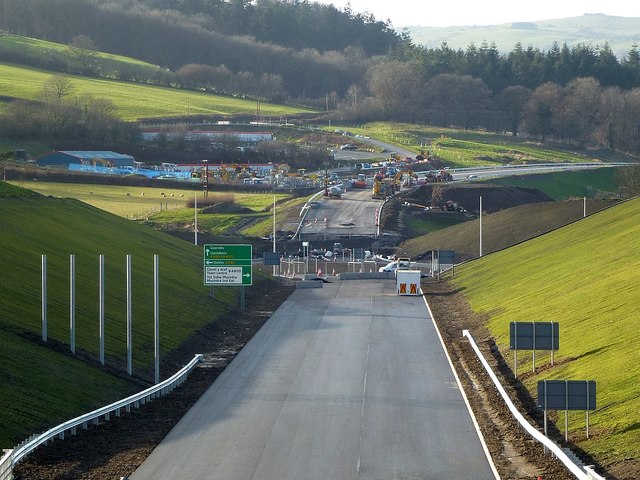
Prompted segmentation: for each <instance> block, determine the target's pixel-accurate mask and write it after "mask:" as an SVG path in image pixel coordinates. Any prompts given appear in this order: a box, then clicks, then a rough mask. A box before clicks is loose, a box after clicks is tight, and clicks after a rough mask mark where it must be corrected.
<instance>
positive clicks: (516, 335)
mask: <svg viewBox="0 0 640 480" xmlns="http://www.w3.org/2000/svg"><path fill="white" fill-rule="evenodd" d="M509 346H510V347H511V350H558V348H559V346H560V327H559V325H558V322H511V323H510V324H509Z"/></svg>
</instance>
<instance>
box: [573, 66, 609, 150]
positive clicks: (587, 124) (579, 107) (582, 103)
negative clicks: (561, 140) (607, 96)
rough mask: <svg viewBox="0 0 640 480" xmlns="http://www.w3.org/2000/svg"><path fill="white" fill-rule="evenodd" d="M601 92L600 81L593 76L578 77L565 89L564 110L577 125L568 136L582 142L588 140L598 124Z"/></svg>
mask: <svg viewBox="0 0 640 480" xmlns="http://www.w3.org/2000/svg"><path fill="white" fill-rule="evenodd" d="M601 94H602V88H601V87H600V83H599V82H598V81H597V80H596V79H595V78H593V77H590V78H576V79H574V80H572V81H571V82H569V84H568V85H567V87H566V89H565V99H564V111H565V114H566V115H570V116H571V118H572V119H573V122H572V123H574V124H575V127H576V130H575V131H574V132H572V133H571V135H568V136H570V137H571V138H574V139H575V140H578V141H579V142H580V143H581V144H584V143H585V142H586V141H587V138H588V136H589V135H591V134H592V133H593V130H594V128H595V126H596V123H597V121H598V112H599V111H600V96H601Z"/></svg>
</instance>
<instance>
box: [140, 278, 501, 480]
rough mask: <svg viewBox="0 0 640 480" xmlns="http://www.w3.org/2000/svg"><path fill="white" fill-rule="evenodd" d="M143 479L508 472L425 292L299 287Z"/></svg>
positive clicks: (160, 450)
mask: <svg viewBox="0 0 640 480" xmlns="http://www.w3.org/2000/svg"><path fill="white" fill-rule="evenodd" d="M130 478H131V479H132V480H152V479H153V480H164V479H166V480H175V479H178V478H179V479H182V480H189V479H198V480H199V479H203V480H204V479H207V480H216V479H220V480H249V479H259V480H300V479H304V480H315V479H317V480H327V479H339V480H350V479H353V480H356V479H372V480H392V479H398V480H400V479H427V478H434V479H435V478H452V479H453V478H465V479H467V478H468V479H470V478H473V479H474V480H480V479H494V478H497V477H496V476H495V475H494V473H493V471H492V468H491V467H490V464H489V462H488V460H487V457H486V455H485V453H484V450H483V448H482V444H481V442H480V440H479V437H478V434H477V433H476V430H475V429H474V425H473V423H472V420H471V417H470V414H469V412H468V410H467V407H466V405H465V402H464V401H463V397H462V395H461V392H460V390H459V388H458V385H457V383H456V381H455V379H454V376H453V374H452V372H451V369H450V366H449V363H448V361H447V359H446V356H445V353H444V351H443V349H442V346H441V344H440V341H439V339H438V336H437V334H436V330H435V328H434V326H433V323H432V321H431V319H430V318H429V314H428V310H427V309H426V307H425V303H424V300H423V298H422V297H421V296H412V297H410V296H402V297H401V296H397V295H395V282H394V281H392V280H379V281H343V282H335V283H330V284H324V288H314V289H298V290H296V291H295V292H294V293H293V294H292V295H291V297H290V298H289V299H288V300H287V301H286V302H285V303H284V304H283V305H282V306H281V307H280V308H279V309H278V310H277V311H276V312H275V313H274V315H273V316H272V317H271V318H270V319H269V321H268V322H267V323H266V324H265V326H264V327H263V328H262V329H261V330H260V331H259V332H258V334H257V335H256V336H255V337H254V338H253V339H252V340H251V341H250V342H249V343H248V344H247V345H246V346H245V348H244V349H243V350H242V351H241V352H240V353H239V354H238V356H237V357H236V358H235V359H234V360H233V362H232V363H231V364H230V365H229V366H228V367H227V369H226V370H225V371H224V372H223V373H222V374H221V375H220V377H219V378H218V379H217V380H216V382H215V383H214V384H213V385H212V386H211V387H210V388H209V390H208V391H207V392H206V393H205V394H204V395H203V397H202V398H201V399H200V400H199V401H198V402H197V403H196V404H195V405H194V406H193V408H191V410H189V412H188V413H187V414H186V415H185V417H184V418H183V419H182V420H181V421H180V422H179V423H178V425H177V426H176V427H175V428H174V429H173V430H172V431H171V432H170V433H169V435H168V436H167V437H166V438H165V439H164V440H163V441H162V442H161V443H160V445H159V446H158V447H157V448H156V449H155V450H154V451H153V453H152V454H151V455H150V457H149V458H148V459H147V460H146V461H145V462H144V463H143V464H142V465H141V466H140V467H139V468H138V470H136V471H135V472H134V474H133V475H132V476H131V477H130Z"/></svg>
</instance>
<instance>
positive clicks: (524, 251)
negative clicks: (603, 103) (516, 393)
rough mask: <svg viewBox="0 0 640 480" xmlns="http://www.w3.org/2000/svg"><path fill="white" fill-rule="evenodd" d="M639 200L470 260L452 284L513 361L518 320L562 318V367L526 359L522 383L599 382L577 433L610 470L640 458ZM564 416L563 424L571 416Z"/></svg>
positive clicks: (574, 425) (573, 421) (573, 427)
mask: <svg viewBox="0 0 640 480" xmlns="http://www.w3.org/2000/svg"><path fill="white" fill-rule="evenodd" d="M639 215H640V200H633V201H630V202H627V203H625V204H621V205H619V206H616V207H614V208H612V209H608V210H606V211H604V212H601V213H598V214H595V215H593V216H590V217H588V218H587V219H585V220H583V221H580V222H577V223H574V224H572V225H569V226H567V227H565V228H562V229H560V230H557V231H555V232H553V233H551V234H549V235H545V236H542V237H539V238H537V239H535V240H532V241H529V242H526V243H524V244H522V245H518V246H516V247H513V248H509V249H508V250H505V251H502V252H498V253H495V254H493V255H488V256H486V257H484V258H482V259H479V260H475V261H473V262H471V263H468V264H466V265H463V266H461V267H460V268H458V269H457V270H456V275H455V277H454V278H453V282H454V283H455V284H456V286H457V287H459V288H462V289H464V293H465V296H466V298H467V299H468V301H469V302H470V304H471V306H472V308H473V310H474V311H476V312H479V313H480V314H483V315H486V316H487V318H488V327H489V329H490V331H491V333H492V334H493V336H494V337H495V338H496V341H497V344H498V347H499V349H500V351H501V353H502V355H503V356H504V357H505V358H506V359H507V361H508V362H512V358H513V356H512V354H511V352H510V351H509V338H508V332H509V322H511V321H557V322H559V323H560V350H559V352H557V353H556V361H555V365H554V366H550V365H549V363H548V356H546V357H545V358H544V359H541V358H540V357H541V356H542V355H538V360H537V362H536V364H537V366H538V370H537V372H536V374H532V373H530V372H531V367H532V365H531V355H530V354H527V353H526V352H523V353H522V354H521V355H519V356H518V358H519V362H520V365H519V367H518V370H519V372H521V376H520V378H521V380H522V381H523V382H524V384H525V385H526V386H527V388H528V389H529V391H530V392H531V393H532V396H533V397H534V398H535V397H536V393H535V391H536V383H537V381H538V380H542V379H575V380H584V379H593V380H595V381H596V382H597V405H598V408H597V410H596V411H595V413H592V415H591V420H590V424H591V426H590V434H591V436H590V438H589V439H587V438H586V433H585V416H584V414H583V413H578V412H575V413H571V414H570V421H569V428H570V435H569V437H570V439H571V441H573V442H575V443H576V444H577V445H578V446H579V447H580V448H581V449H583V450H585V451H586V452H588V453H590V454H592V455H593V456H594V457H595V458H596V460H597V461H598V462H600V463H601V464H602V465H604V466H605V467H606V466H607V465H610V464H612V463H615V462H621V461H624V460H625V459H638V458H639V457H640V450H639V449H640V414H638V398H639V397H640V363H639V362H638V360H639V357H638V324H639V323H640V314H639V313H638V307H637V299H638V298H640V243H639V242H638V238H640V223H638V221H637V218H638V216H639ZM552 418H554V419H556V418H557V419H558V423H559V428H560V430H561V431H563V430H564V425H563V424H564V417H563V415H562V414H561V415H559V418H558V417H557V416H555V415H552Z"/></svg>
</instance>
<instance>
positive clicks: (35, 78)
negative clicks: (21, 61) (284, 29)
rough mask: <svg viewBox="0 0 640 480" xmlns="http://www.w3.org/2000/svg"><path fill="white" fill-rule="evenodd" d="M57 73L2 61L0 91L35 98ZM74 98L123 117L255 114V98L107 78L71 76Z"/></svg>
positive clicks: (275, 112) (271, 110) (278, 111)
mask: <svg viewBox="0 0 640 480" xmlns="http://www.w3.org/2000/svg"><path fill="white" fill-rule="evenodd" d="M55 73H56V72H50V71H45V70H37V69H33V68H28V67H21V66H18V65H10V64H6V63H0V92H2V95H3V96H5V97H13V98H18V99H26V100H35V99H37V98H39V95H40V92H41V91H42V87H43V85H44V84H45V82H46V81H47V79H49V78H50V77H51V75H54V74H55ZM69 78H70V79H71V81H72V83H73V86H74V92H73V94H72V96H73V97H74V98H81V97H82V95H83V94H91V95H93V96H94V97H100V98H108V99H109V100H111V101H112V102H113V103H114V105H115V107H116V114H117V115H118V117H120V118H121V119H123V120H126V121H135V120H137V119H140V118H153V117H162V116H178V115H184V116H187V115H189V114H191V115H223V116H224V115H234V114H252V113H255V109H256V105H255V102H254V101H253V100H244V99H240V98H233V97H226V96H222V95H213V94H208V93H202V92H197V91H192V90H179V89H176V88H167V87H156V86H152V85H143V84H137V83H130V82H121V81H116V80H108V79H103V78H90V77H81V76H72V75H69ZM303 111H308V110H305V109H302V108H294V107H287V106H283V105H275V104H269V103H261V104H260V112H261V115H263V116H265V117H268V116H274V117H280V116H286V115H293V114H296V113H300V112H303Z"/></svg>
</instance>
